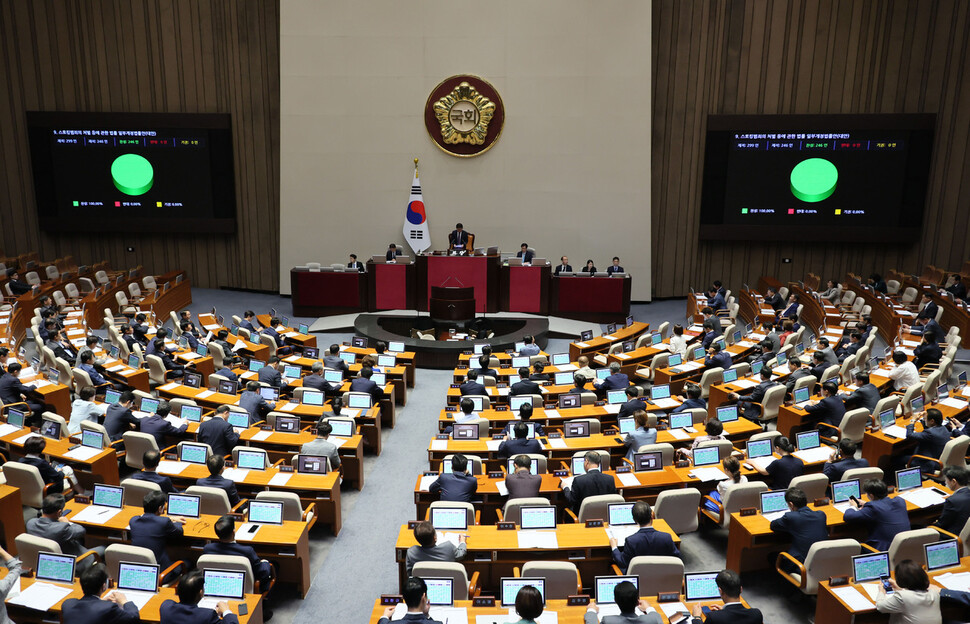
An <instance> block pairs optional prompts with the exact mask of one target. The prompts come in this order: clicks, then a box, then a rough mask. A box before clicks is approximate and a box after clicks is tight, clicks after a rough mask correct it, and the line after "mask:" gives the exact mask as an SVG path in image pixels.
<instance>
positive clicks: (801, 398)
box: [792, 386, 812, 407]
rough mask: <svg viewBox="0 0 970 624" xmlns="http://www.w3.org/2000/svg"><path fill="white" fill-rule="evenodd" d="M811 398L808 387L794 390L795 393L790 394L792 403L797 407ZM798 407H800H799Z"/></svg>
mask: <svg viewBox="0 0 970 624" xmlns="http://www.w3.org/2000/svg"><path fill="white" fill-rule="evenodd" d="M811 396H812V395H811V390H809V388H808V386H802V387H801V388H795V391H794V392H792V402H793V403H795V404H796V405H799V404H800V403H804V402H805V401H807V400H808V399H809V398H811ZM799 407H801V406H800V405H799Z"/></svg>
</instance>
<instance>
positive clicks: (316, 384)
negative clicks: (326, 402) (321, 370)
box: [303, 374, 339, 394]
mask: <svg viewBox="0 0 970 624" xmlns="http://www.w3.org/2000/svg"><path fill="white" fill-rule="evenodd" d="M303 387H304V388H311V389H313V390H319V391H320V392H323V393H324V394H333V393H334V392H336V391H337V389H338V388H339V386H337V387H335V386H333V385H331V384H330V382H329V381H327V380H326V379H324V378H323V375H317V374H313V375H307V376H306V377H304V378H303Z"/></svg>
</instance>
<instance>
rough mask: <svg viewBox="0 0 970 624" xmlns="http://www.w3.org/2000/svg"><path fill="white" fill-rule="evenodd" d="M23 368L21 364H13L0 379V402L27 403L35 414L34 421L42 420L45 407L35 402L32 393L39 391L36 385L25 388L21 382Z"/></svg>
mask: <svg viewBox="0 0 970 624" xmlns="http://www.w3.org/2000/svg"><path fill="white" fill-rule="evenodd" d="M22 369H23V366H22V365H21V364H20V362H11V363H10V364H9V365H8V366H7V372H6V373H5V374H4V375H3V376H2V377H0V402H2V403H5V404H6V403H20V402H26V403H27V405H28V407H30V411H31V412H33V414H34V419H36V420H38V421H39V420H40V414H41V412H43V411H44V405H43V404H41V403H39V402H37V401H35V400H34V399H33V398H32V397H31V394H30V393H33V392H35V391H36V390H37V387H36V386H34V385H30V386H25V385H24V384H23V383H21V381H20V371H21V370H22Z"/></svg>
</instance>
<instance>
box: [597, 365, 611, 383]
mask: <svg viewBox="0 0 970 624" xmlns="http://www.w3.org/2000/svg"><path fill="white" fill-rule="evenodd" d="M609 376H610V369H608V368H597V369H596V378H597V379H598V380H600V381H603V380H604V379H606V378H607V377H609Z"/></svg>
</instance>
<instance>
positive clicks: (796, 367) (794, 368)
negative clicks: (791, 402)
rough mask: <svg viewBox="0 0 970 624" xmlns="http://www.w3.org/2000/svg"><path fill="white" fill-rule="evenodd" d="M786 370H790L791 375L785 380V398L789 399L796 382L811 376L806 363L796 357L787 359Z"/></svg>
mask: <svg viewBox="0 0 970 624" xmlns="http://www.w3.org/2000/svg"><path fill="white" fill-rule="evenodd" d="M769 359H770V358H769ZM788 368H789V370H791V374H790V375H789V376H788V379H786V380H785V396H786V397H789V398H790V397H791V393H792V392H794V391H795V384H796V383H797V382H798V380H799V379H803V378H805V377H809V376H811V374H812V371H811V369H810V368H809V367H808V363H807V362H806V361H805V360H804V359H802V358H800V357H798V356H797V355H793V356H792V357H790V358H788Z"/></svg>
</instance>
